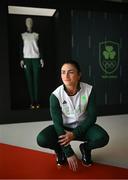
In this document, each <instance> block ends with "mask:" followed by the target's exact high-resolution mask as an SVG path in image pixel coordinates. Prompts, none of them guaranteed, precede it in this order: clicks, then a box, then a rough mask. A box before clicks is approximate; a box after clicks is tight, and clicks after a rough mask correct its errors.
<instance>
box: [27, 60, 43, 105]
mask: <svg viewBox="0 0 128 180" xmlns="http://www.w3.org/2000/svg"><path fill="white" fill-rule="evenodd" d="M24 64H25V68H24V71H25V76H26V80H27V86H28V92H29V96H30V101H31V104H33V103H38V101H39V77H40V69H41V65H40V59H39V58H37V59H26V58H25V59H24Z"/></svg>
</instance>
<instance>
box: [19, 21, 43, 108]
mask: <svg viewBox="0 0 128 180" xmlns="http://www.w3.org/2000/svg"><path fill="white" fill-rule="evenodd" d="M25 25H26V28H27V31H26V32H24V33H21V38H22V59H21V61H20V66H21V68H23V69H24V72H25V76H26V80H27V86H28V92H29V96H30V109H38V108H40V104H39V74H40V70H41V68H43V67H44V61H43V59H42V58H41V56H40V50H39V47H38V41H39V34H38V33H36V32H33V31H32V27H33V20H32V18H26V20H25Z"/></svg>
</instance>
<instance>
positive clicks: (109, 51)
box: [103, 46, 116, 60]
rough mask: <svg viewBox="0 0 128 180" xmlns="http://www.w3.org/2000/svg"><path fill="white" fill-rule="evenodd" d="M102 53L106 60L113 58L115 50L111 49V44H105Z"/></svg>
mask: <svg viewBox="0 0 128 180" xmlns="http://www.w3.org/2000/svg"><path fill="white" fill-rule="evenodd" d="M103 55H104V58H105V59H106V60H108V59H111V60H113V59H114V58H115V56H116V52H115V51H114V50H113V46H105V50H104V51H103Z"/></svg>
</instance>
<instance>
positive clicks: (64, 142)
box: [58, 131, 74, 146]
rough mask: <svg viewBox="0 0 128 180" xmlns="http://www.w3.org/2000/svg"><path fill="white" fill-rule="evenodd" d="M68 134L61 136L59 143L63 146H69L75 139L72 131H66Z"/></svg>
mask: <svg viewBox="0 0 128 180" xmlns="http://www.w3.org/2000/svg"><path fill="white" fill-rule="evenodd" d="M65 132H66V133H65V134H64V135H61V136H59V141H58V142H59V143H60V145H61V146H63V145H65V146H66V145H68V144H69V143H70V142H71V141H72V140H73V139H74V134H73V132H71V131H65Z"/></svg>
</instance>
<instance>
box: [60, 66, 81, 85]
mask: <svg viewBox="0 0 128 180" xmlns="http://www.w3.org/2000/svg"><path fill="white" fill-rule="evenodd" d="M80 76H81V74H80V73H79V72H78V70H77V69H76V67H75V66H74V65H73V64H64V65H63V66H62V68H61V79H62V81H63V83H64V85H65V86H76V85H77V84H78V82H79V80H80Z"/></svg>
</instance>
